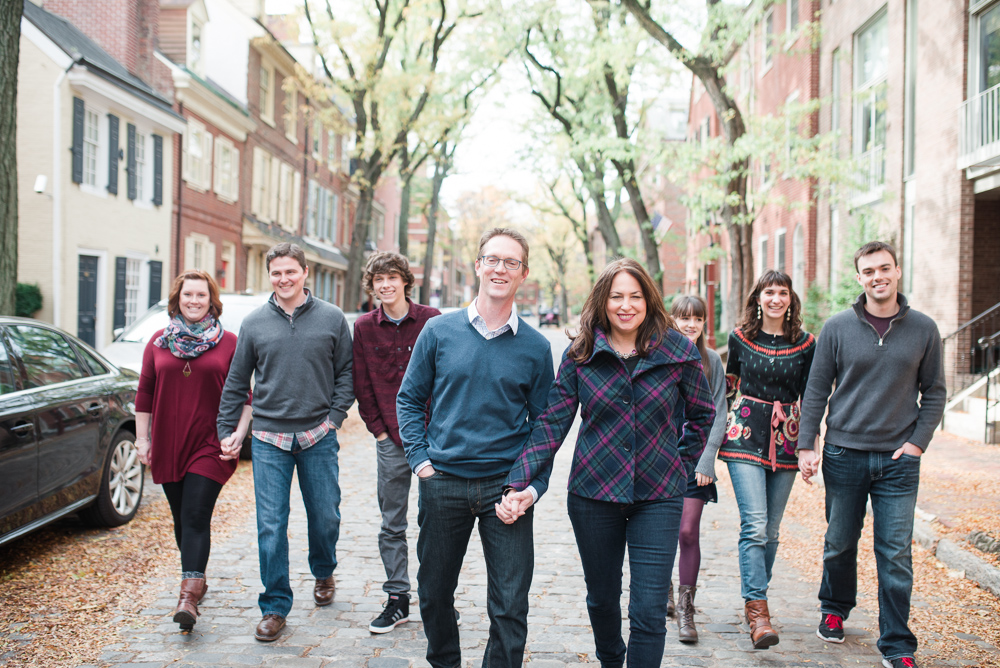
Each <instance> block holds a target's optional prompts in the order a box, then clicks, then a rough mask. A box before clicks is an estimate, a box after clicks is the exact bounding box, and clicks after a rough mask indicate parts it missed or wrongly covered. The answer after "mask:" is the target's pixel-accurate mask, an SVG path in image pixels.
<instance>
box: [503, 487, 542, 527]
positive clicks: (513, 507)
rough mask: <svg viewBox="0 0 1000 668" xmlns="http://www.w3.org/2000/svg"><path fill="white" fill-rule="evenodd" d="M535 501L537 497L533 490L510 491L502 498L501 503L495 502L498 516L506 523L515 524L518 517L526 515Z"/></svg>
mask: <svg viewBox="0 0 1000 668" xmlns="http://www.w3.org/2000/svg"><path fill="white" fill-rule="evenodd" d="M534 502H535V497H534V496H532V495H531V491H529V490H527V489H526V490H524V491H521V492H514V491H511V492H508V493H507V494H505V495H504V496H503V498H502V499H500V503H496V504H493V505H494V506H495V507H496V511H497V517H499V518H500V521H502V522H503V523H504V524H513V523H514V522H516V521H517V518H518V517H521V516H522V515H524V513H525V512H527V510H528V508H530V507H531V505H532V504H533V503H534Z"/></svg>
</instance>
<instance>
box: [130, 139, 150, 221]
mask: <svg viewBox="0 0 1000 668" xmlns="http://www.w3.org/2000/svg"><path fill="white" fill-rule="evenodd" d="M151 143H152V135H151V134H150V133H149V132H148V131H147V130H146V129H145V128H138V127H137V128H136V129H135V200H134V202H135V203H136V204H144V205H152V202H153V177H152V168H153V161H152V160H151V158H152V151H150V150H149V144H151Z"/></svg>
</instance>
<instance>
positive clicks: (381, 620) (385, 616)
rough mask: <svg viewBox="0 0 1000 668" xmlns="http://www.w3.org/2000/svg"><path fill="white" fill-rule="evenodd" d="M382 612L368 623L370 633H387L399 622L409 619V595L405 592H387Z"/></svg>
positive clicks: (403, 622) (402, 622)
mask: <svg viewBox="0 0 1000 668" xmlns="http://www.w3.org/2000/svg"><path fill="white" fill-rule="evenodd" d="M383 608H384V609H383V610H382V614H381V615H379V616H378V617H376V618H375V621H373V622H372V623H371V624H369V625H368V630H369V631H371V632H372V633H388V632H389V631H391V630H393V629H394V628H396V627H397V626H399V625H400V624H405V623H406V622H408V621H410V597H409V596H407V595H406V594H389V600H388V601H386V603H385V606H383Z"/></svg>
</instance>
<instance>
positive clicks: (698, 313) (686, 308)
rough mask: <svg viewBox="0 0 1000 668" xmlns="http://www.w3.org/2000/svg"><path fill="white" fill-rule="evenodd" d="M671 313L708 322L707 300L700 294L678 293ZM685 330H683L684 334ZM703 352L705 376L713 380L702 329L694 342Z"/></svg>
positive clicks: (677, 316) (702, 359)
mask: <svg viewBox="0 0 1000 668" xmlns="http://www.w3.org/2000/svg"><path fill="white" fill-rule="evenodd" d="M670 315H671V316H672V317H674V318H686V317H691V316H694V317H695V318H701V319H702V320H704V321H705V322H706V324H707V323H708V307H707V306H706V305H705V300H704V299H702V298H701V297H699V296H698V295H678V296H677V297H675V298H674V303H673V304H671V305H670ZM683 333H684V332H681V334H683ZM694 344H695V345H696V346H698V352H699V353H701V366H702V367H703V368H704V369H705V378H707V379H708V382H709V383H711V382H712V363H711V362H710V361H709V360H708V347H707V346H706V345H705V330H704V329H702V330H701V334H700V335H699V336H698V340H697V341H695V342H694Z"/></svg>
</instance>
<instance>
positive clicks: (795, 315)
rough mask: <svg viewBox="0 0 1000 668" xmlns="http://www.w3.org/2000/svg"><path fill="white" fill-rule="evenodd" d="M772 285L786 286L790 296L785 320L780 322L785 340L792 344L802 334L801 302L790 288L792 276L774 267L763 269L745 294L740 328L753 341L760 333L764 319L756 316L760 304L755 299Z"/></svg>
mask: <svg viewBox="0 0 1000 668" xmlns="http://www.w3.org/2000/svg"><path fill="white" fill-rule="evenodd" d="M772 285H779V286H781V287H783V288H788V295H789V297H791V301H790V302H789V304H788V313H787V314H786V317H785V321H784V322H783V323H782V324H781V327H782V335H783V336H784V337H785V340H786V341H788V342H789V343H792V344H794V343H795V342H796V341H798V340H799V337H801V336H802V302H801V301H799V296H798V295H797V294H795V290H793V289H792V278H791V276H789V275H788V274H786V273H785V272H783V271H777V270H776V269H771V270H770V271H765V272H764V273H763V274H762V275H761V277H760V278H759V279H757V284H756V285H755V286H753V290H751V291H750V294H749V295H747V303H746V306H745V307H744V309H743V319H742V320H741V321H740V324H739V326H740V329H741V330H742V331H743V334H744V335H745V336H746V337H747V339H748V340H750V341H753V340H754V339H755V338H757V335H758V334H759V333H760V328H761V327H762V326H763V324H764V319H763V318H761V317H758V315H757V313H758V310H757V309H758V307H759V306H760V304H759V303H758V302H757V300H758V299H759V298H760V293H762V292H763V291H764V289H765V288H769V287H771V286H772Z"/></svg>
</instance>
